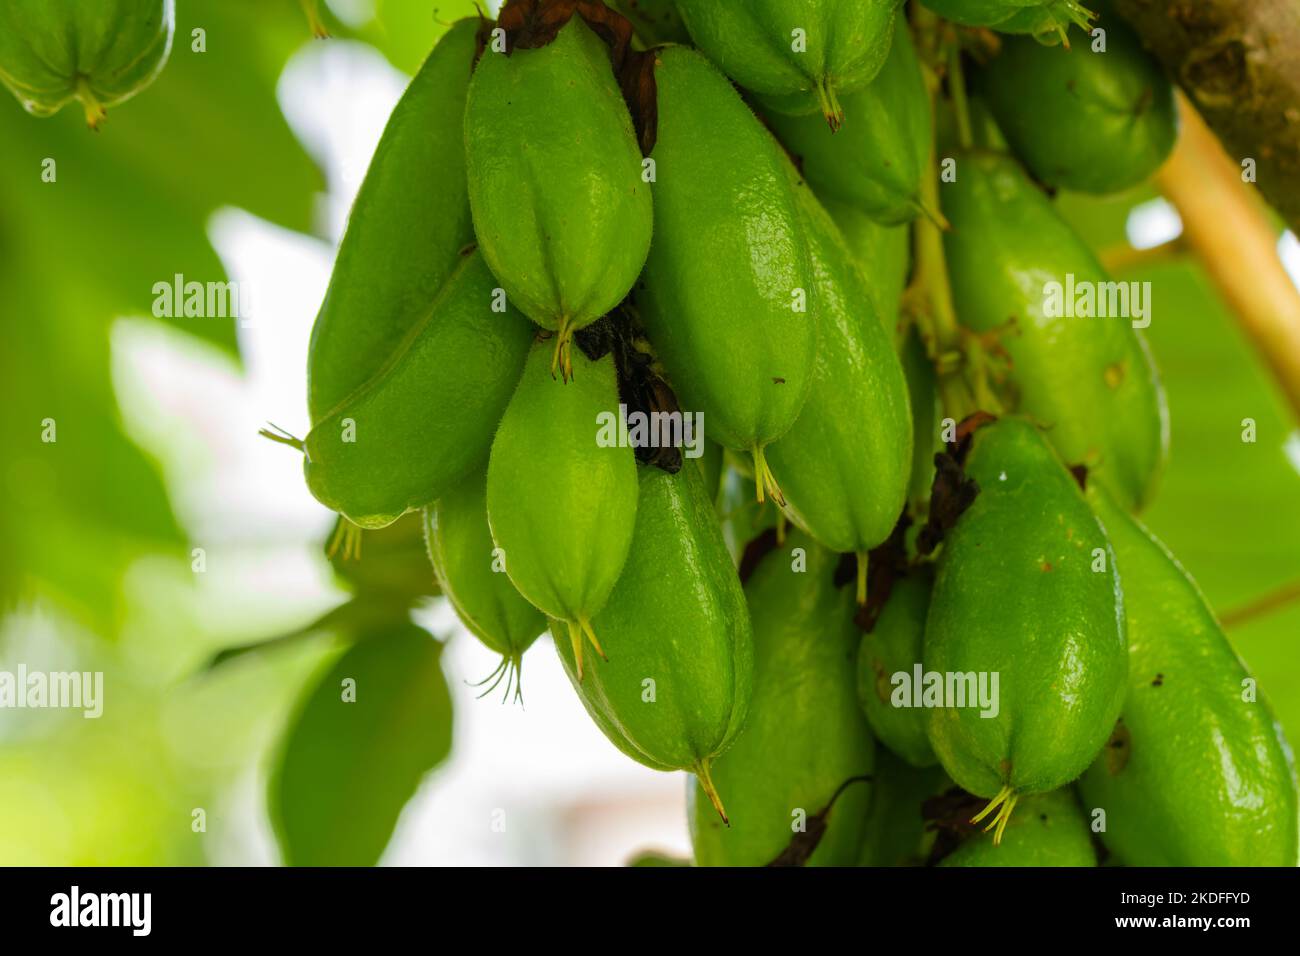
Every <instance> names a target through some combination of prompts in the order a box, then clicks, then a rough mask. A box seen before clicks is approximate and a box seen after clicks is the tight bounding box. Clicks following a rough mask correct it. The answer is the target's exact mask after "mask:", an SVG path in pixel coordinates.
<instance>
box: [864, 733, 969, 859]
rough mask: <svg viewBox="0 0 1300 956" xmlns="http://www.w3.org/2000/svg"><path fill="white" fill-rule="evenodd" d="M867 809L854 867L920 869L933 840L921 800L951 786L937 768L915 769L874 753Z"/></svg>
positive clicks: (882, 752) (889, 755)
mask: <svg viewBox="0 0 1300 956" xmlns="http://www.w3.org/2000/svg"><path fill="white" fill-rule="evenodd" d="M871 776H872V781H871V809H870V811H869V813H868V815H867V822H866V826H865V831H866V832H865V833H864V834H863V837H862V850H861V853H860V854H859V856H858V864H857V865H858V866H920V865H921V864H922V863H923V862H924V861H925V856H926V853H927V852H928V846H927V844H929V843H930V842H931V841H932V839H933V837H931V836H930V835H929V834H928V833H927V831H926V820H925V816H924V814H923V812H922V811H923V806H924V804H925V801H926V800H927V799H929V798H930V797H932V796H935V795H936V794H940V793H942V792H943V791H944V790H945V789H947V788H948V787H951V786H952V781H950V780H949V779H948V775H947V774H946V773H944V772H943V768H942V767H939V766H932V767H926V768H924V769H918V768H916V767H913V766H910V765H909V764H907V763H905V762H904V761H902V760H901V759H899V758H898V757H896V756H894V755H893V753H891V752H890V751H889V750H886V749H884V748H881V749H879V750H877V751H876V769H875V771H874V772H873V773H872V775H871Z"/></svg>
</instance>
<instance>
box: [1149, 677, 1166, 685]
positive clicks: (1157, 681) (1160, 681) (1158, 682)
mask: <svg viewBox="0 0 1300 956" xmlns="http://www.w3.org/2000/svg"><path fill="white" fill-rule="evenodd" d="M1164 683H1165V675H1164V674H1157V675H1156V678H1155V680H1153V681H1152V682H1151V686H1152V687H1163V686H1164Z"/></svg>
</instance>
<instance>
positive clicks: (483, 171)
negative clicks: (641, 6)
mask: <svg viewBox="0 0 1300 956" xmlns="http://www.w3.org/2000/svg"><path fill="white" fill-rule="evenodd" d="M465 155H466V160H467V165H468V170H469V200H470V206H471V208H472V209H473V212H474V229H475V231H476V232H477V234H478V239H479V243H480V245H481V247H482V249H483V255H484V258H486V259H487V263H488V266H489V267H490V268H491V269H492V272H493V273H494V274H495V275H496V276H497V278H498V279H499V280H500V282H501V285H502V286H503V287H504V288H505V290H506V293H507V295H509V297H510V299H511V301H512V302H513V303H514V304H515V305H516V306H517V307H518V308H519V309H520V310H521V311H522V312H523V313H524V314H525V315H527V316H528V317H529V318H531V319H532V320H533V321H534V322H536V323H537V324H538V325H540V326H542V327H543V328H545V329H551V330H553V331H556V332H558V333H559V334H558V336H557V337H556V345H555V350H556V352H555V354H556V361H557V363H558V364H559V365H560V366H561V367H562V368H563V369H564V371H565V377H566V378H567V376H568V371H569V360H568V354H569V346H570V342H571V339H572V336H573V333H574V332H575V331H577V330H578V329H581V328H583V327H584V326H587V325H589V324H591V323H592V322H594V321H595V320H596V319H598V318H600V317H601V316H602V315H604V314H605V313H606V312H608V311H610V310H611V309H612V308H614V306H616V305H618V303H619V302H620V301H621V300H622V299H623V297H624V296H626V295H627V293H628V290H630V289H631V288H632V283H633V282H635V281H636V277H637V274H638V273H639V272H640V271H641V267H642V266H643V265H644V264H645V260H646V252H647V250H648V249H649V247H650V229H651V225H652V223H653V220H654V214H653V212H652V209H651V201H650V186H649V185H648V184H647V183H646V182H644V181H642V178H641V150H640V148H639V147H638V146H637V139H636V133H635V131H634V130H633V129H632V118H631V116H629V115H628V111H627V105H626V104H625V103H624V102H623V95H622V93H620V92H619V88H618V83H617V82H616V81H615V79H614V73H613V70H612V68H611V66H610V60H609V49H608V47H606V45H605V44H604V42H602V41H601V40H600V39H599V38H597V36H596V35H595V34H594V33H593V32H592V31H591V30H590V29H589V28H588V27H587V25H586V24H585V23H584V22H583V21H582V19H581V18H579V17H574V18H573V19H572V20H570V21H569V22H568V23H567V24H566V25H565V26H564V27H563V28H562V29H561V30H560V32H559V34H558V35H557V36H556V38H555V39H554V40H553V41H552V42H551V43H550V44H548V45H547V46H544V47H539V48H536V49H519V48H516V49H514V50H512V51H511V52H510V53H509V54H505V53H496V52H493V51H492V49H491V48H490V47H489V48H488V50H487V51H486V52H485V53H484V54H483V57H482V59H481V60H480V61H479V64H478V68H477V69H476V70H475V71H474V78H473V80H471V81H470V86H469V99H468V101H467V103H466V106H465Z"/></svg>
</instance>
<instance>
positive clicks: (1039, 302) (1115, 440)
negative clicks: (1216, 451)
mask: <svg viewBox="0 0 1300 956" xmlns="http://www.w3.org/2000/svg"><path fill="white" fill-rule="evenodd" d="M943 208H944V212H945V213H946V214H947V216H948V219H949V220H950V221H951V223H952V231H951V232H950V233H948V235H947V236H946V237H945V249H946V251H947V254H948V267H949V275H950V277H951V280H952V291H953V299H954V301H955V302H956V303H957V311H958V318H959V319H960V320H961V322H962V324H963V325H965V326H967V327H968V328H970V329H971V330H973V331H975V332H978V333H994V334H997V335H998V336H999V341H1000V343H1001V346H1002V347H1003V348H1005V350H1006V352H1007V354H1008V355H1009V357H1010V365H1011V368H1010V372H1009V374H1008V376H1007V378H1006V381H1005V382H1003V383H1002V385H1003V388H1002V393H1003V398H1004V400H1005V402H1006V403H1007V406H1008V407H1009V408H1013V409H1015V410H1017V411H1019V412H1022V413H1024V414H1025V415H1028V416H1030V417H1032V418H1034V419H1035V420H1036V421H1038V423H1039V424H1041V425H1042V426H1043V427H1044V428H1045V429H1046V432H1047V435H1048V437H1049V438H1050V440H1051V442H1052V444H1053V445H1054V446H1055V447H1056V450H1057V451H1058V452H1059V453H1060V455H1061V457H1062V458H1063V459H1064V460H1065V461H1066V463H1068V464H1070V465H1077V464H1084V465H1087V466H1088V468H1089V469H1090V471H1091V473H1092V474H1093V475H1094V477H1096V478H1097V479H1098V480H1100V481H1102V482H1103V483H1104V484H1105V485H1106V486H1107V487H1108V488H1109V489H1110V490H1111V491H1112V492H1113V493H1114V494H1115V495H1116V496H1117V497H1118V498H1119V499H1120V501H1121V502H1122V503H1123V504H1124V505H1125V506H1126V507H1130V508H1133V507H1140V506H1141V505H1142V504H1143V503H1145V502H1146V500H1147V499H1148V498H1149V497H1150V494H1151V492H1152V488H1153V485H1154V483H1155V480H1156V478H1157V476H1158V474H1159V472H1160V470H1161V468H1162V467H1163V464H1164V459H1165V453H1166V449H1167V444H1168V421H1167V412H1166V409H1165V401H1164V391H1163V389H1162V388H1161V385H1160V379H1159V374H1158V373H1157V371H1156V368H1155V364H1154V362H1153V361H1152V359H1151V354H1150V352H1149V351H1148V349H1147V346H1146V341H1145V339H1144V338H1143V337H1142V335H1141V333H1140V332H1139V331H1138V329H1136V328H1134V327H1133V322H1134V321H1139V322H1140V321H1141V320H1140V319H1137V318H1128V317H1123V316H1118V317H1108V318H1101V317H1096V316H1094V317H1084V316H1081V315H1078V314H1077V311H1076V314H1075V315H1068V314H1065V311H1064V309H1063V308H1059V307H1056V303H1054V302H1053V300H1052V298H1051V297H1050V296H1049V294H1048V293H1049V284H1050V283H1056V284H1057V285H1056V286H1055V287H1052V288H1054V289H1056V290H1057V291H1059V292H1061V293H1062V295H1061V299H1062V300H1064V298H1065V296H1066V295H1068V290H1070V289H1072V288H1073V289H1075V290H1086V289H1093V290H1095V292H1096V293H1097V295H1098V297H1100V298H1108V297H1109V295H1108V292H1107V288H1108V287H1109V288H1110V289H1111V290H1114V291H1118V289H1119V287H1118V286H1115V285H1114V284H1113V283H1111V280H1110V278H1109V276H1107V275H1106V273H1105V271H1104V270H1103V269H1102V267H1101V264H1100V263H1098V262H1097V259H1096V257H1095V256H1094V255H1093V254H1092V252H1091V250H1089V249H1088V247H1087V246H1086V245H1084V243H1083V242H1082V241H1081V240H1080V239H1079V238H1078V236H1076V235H1075V234H1074V232H1073V231H1072V230H1071V229H1070V227H1069V226H1067V225H1066V224H1065V222H1064V221H1062V220H1061V218H1060V217H1059V216H1058V215H1057V214H1056V211H1055V209H1053V207H1052V204H1051V202H1049V201H1048V199H1047V198H1046V197H1045V196H1044V195H1043V194H1042V193H1041V192H1039V191H1038V189H1036V188H1035V187H1034V186H1033V184H1032V183H1031V182H1030V181H1029V180H1028V179H1027V178H1026V177H1025V175H1024V173H1023V172H1022V171H1021V169H1020V167H1019V166H1018V165H1017V164H1016V163H1015V161H1014V160H1012V159H1011V158H1010V157H1007V156H1000V155H997V154H993V153H985V152H970V153H963V154H961V155H960V156H959V157H958V160H957V181H956V182H954V183H948V184H945V185H944V187H943ZM1123 288H1124V290H1125V291H1126V292H1127V291H1128V287H1127V286H1124V287H1123ZM1117 301H1121V300H1117ZM1133 304H1134V303H1132V302H1130V303H1129V309H1128V311H1135V310H1134V309H1133ZM1049 305H1051V306H1053V308H1052V309H1051V310H1050V311H1051V312H1053V313H1054V314H1048V313H1049ZM1148 305H1149V302H1148ZM1108 311H1112V312H1115V311H1124V310H1123V309H1110V307H1109V306H1108ZM1148 314H1149V313H1148Z"/></svg>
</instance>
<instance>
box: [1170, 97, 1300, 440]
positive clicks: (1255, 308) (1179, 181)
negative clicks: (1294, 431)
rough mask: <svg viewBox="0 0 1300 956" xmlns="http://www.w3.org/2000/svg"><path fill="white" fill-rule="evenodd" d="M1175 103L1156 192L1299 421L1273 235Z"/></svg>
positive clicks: (1257, 205) (1291, 298) (1292, 329)
mask: <svg viewBox="0 0 1300 956" xmlns="http://www.w3.org/2000/svg"><path fill="white" fill-rule="evenodd" d="M1179 105H1180V108H1181V109H1180V113H1181V115H1182V126H1183V129H1182V134H1181V135H1180V136H1179V138H1178V145H1177V146H1175V147H1174V152H1173V155H1172V156H1171V157H1170V158H1169V162H1167V163H1165V165H1164V167H1163V168H1162V169H1161V170H1160V172H1159V173H1158V174H1157V177H1156V178H1157V181H1158V183H1159V186H1160V189H1161V191H1162V192H1164V194H1165V196H1166V197H1168V199H1169V201H1170V202H1171V203H1173V204H1174V206H1175V207H1176V208H1177V209H1178V214H1179V215H1180V216H1181V217H1182V220H1183V237H1184V239H1185V240H1186V242H1187V245H1188V246H1190V247H1191V248H1192V249H1193V250H1194V251H1195V253H1196V255H1197V257H1198V258H1199V259H1200V260H1201V261H1202V263H1203V264H1204V266H1205V269H1206V271H1207V272H1208V273H1209V274H1210V278H1211V279H1212V280H1213V281H1214V284H1215V285H1216V286H1218V288H1219V291H1220V292H1221V293H1222V294H1223V297H1224V299H1225V300H1227V303H1228V305H1229V306H1230V307H1231V309H1232V310H1233V312H1235V313H1236V315H1237V318H1238V321H1239V322H1240V323H1241V327H1242V329H1243V330H1244V331H1245V332H1246V334H1247V335H1248V336H1249V337H1250V339H1251V341H1252V342H1253V344H1254V346H1255V349H1256V350H1257V351H1258V352H1259V354H1260V357H1261V358H1262V359H1263V360H1264V361H1265V363H1267V365H1268V366H1269V368H1270V369H1271V370H1272V372H1273V376H1274V378H1275V379H1276V380H1277V382H1278V384H1279V385H1280V386H1281V388H1282V391H1283V392H1284V394H1285V395H1286V397H1287V400H1288V401H1289V402H1290V404H1291V407H1292V409H1293V410H1294V411H1295V414H1296V416H1297V417H1300V291H1297V289H1296V286H1295V283H1294V282H1293V281H1292V280H1291V277H1290V275H1288V274H1287V271H1286V269H1285V268H1283V266H1282V260H1281V258H1279V256H1278V250H1277V242H1278V234H1277V229H1275V228H1274V226H1273V223H1272V222H1271V221H1270V219H1269V216H1268V214H1267V213H1266V212H1265V210H1264V206H1263V204H1262V203H1261V202H1260V201H1259V199H1258V197H1257V196H1256V195H1255V194H1254V193H1253V192H1252V191H1251V190H1250V189H1248V188H1247V187H1246V186H1245V185H1244V184H1243V183H1242V182H1241V176H1240V174H1239V172H1238V167H1237V166H1236V164H1234V163H1233V161H1232V160H1231V159H1230V158H1229V157H1228V156H1227V155H1226V154H1225V153H1224V152H1223V147H1222V146H1221V145H1219V141H1218V140H1216V139H1215V138H1214V135H1213V134H1212V133H1211V132H1210V130H1209V129H1208V128H1207V127H1206V125H1205V123H1204V121H1203V120H1202V119H1201V118H1200V117H1199V116H1198V115H1197V114H1196V110H1195V109H1193V108H1192V107H1191V106H1190V105H1189V104H1188V103H1187V100H1186V99H1185V98H1183V97H1181V96H1180V97H1179Z"/></svg>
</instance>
